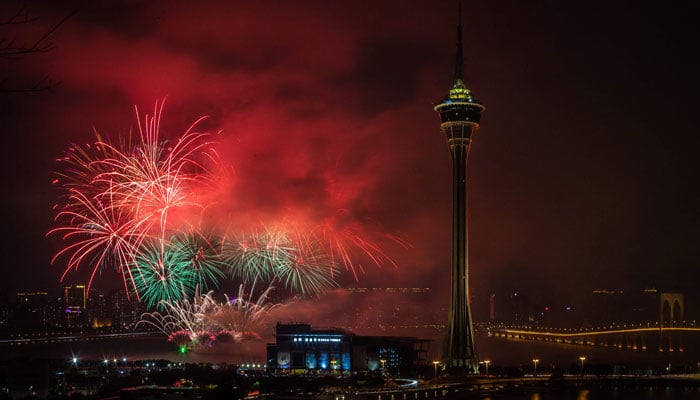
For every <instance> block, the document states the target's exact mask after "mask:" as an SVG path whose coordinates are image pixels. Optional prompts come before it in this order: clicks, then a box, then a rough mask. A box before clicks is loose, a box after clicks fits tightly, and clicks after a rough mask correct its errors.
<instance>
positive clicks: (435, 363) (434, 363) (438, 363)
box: [433, 361, 440, 378]
mask: <svg viewBox="0 0 700 400" xmlns="http://www.w3.org/2000/svg"><path fill="white" fill-rule="evenodd" d="M433 365H434V366H435V377H436V378H437V367H438V365H440V361H433Z"/></svg>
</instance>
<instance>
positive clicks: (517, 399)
mask: <svg viewBox="0 0 700 400" xmlns="http://www.w3.org/2000/svg"><path fill="white" fill-rule="evenodd" d="M481 400H700V388H697V387H662V388H653V387H648V388H636V389H620V388H604V389H581V390H574V389H572V390H561V391H552V392H543V393H499V394H498V395H493V396H487V397H484V398H482V399H481Z"/></svg>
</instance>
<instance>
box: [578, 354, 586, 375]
mask: <svg viewBox="0 0 700 400" xmlns="http://www.w3.org/2000/svg"><path fill="white" fill-rule="evenodd" d="M578 359H579V360H580V361H581V375H583V362H584V361H586V357H585V356H581V357H579V358H578Z"/></svg>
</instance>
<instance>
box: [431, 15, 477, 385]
mask: <svg viewBox="0 0 700 400" xmlns="http://www.w3.org/2000/svg"><path fill="white" fill-rule="evenodd" d="M461 14H462V7H461V4H460V7H459V24H458V25H457V59H456V66H455V75H454V84H453V86H452V88H451V89H450V91H449V93H448V94H447V96H446V97H445V98H444V99H443V100H442V101H441V102H440V103H439V104H438V105H436V106H435V107H434V110H435V111H437V112H438V113H439V114H440V121H441V124H440V131H441V132H442V133H443V134H444V135H445V137H446V138H447V144H448V145H449V149H450V154H451V156H452V269H451V296H450V311H449V315H448V321H447V326H446V335H445V343H444V346H443V353H442V362H443V365H444V367H445V368H446V369H462V370H467V371H470V372H476V371H477V370H478V359H477V355H476V346H475V344H474V328H473V324H472V315H471V310H470V307H469V262H468V260H469V258H468V253H469V251H468V250H469V248H468V242H467V237H468V227H469V214H468V213H469V209H468V202H467V167H468V165H469V163H468V159H469V149H470V146H471V141H472V137H473V135H474V134H475V133H476V132H477V131H478V130H479V121H480V119H481V112H482V111H484V109H485V107H484V106H483V105H482V104H481V102H480V101H478V100H476V99H475V98H474V96H473V95H472V94H471V91H470V90H469V89H467V87H466V85H465V83H464V56H463V50H462V17H461Z"/></svg>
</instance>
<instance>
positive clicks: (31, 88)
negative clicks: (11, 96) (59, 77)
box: [0, 4, 73, 93]
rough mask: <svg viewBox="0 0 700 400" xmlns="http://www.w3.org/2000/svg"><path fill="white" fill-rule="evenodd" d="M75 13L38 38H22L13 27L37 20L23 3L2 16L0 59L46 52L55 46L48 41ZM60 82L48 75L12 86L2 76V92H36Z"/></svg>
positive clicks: (0, 80)
mask: <svg viewBox="0 0 700 400" xmlns="http://www.w3.org/2000/svg"><path fill="white" fill-rule="evenodd" d="M72 15H73V13H71V14H69V15H67V16H65V17H64V18H63V19H61V20H60V21H59V22H58V23H56V24H55V25H53V26H52V27H51V28H49V29H48V30H47V31H45V32H44V33H42V34H41V35H40V36H38V37H37V38H33V39H20V38H17V37H15V36H14V34H15V32H14V30H13V28H16V27H17V26H19V25H26V24H31V23H34V22H36V21H37V18H36V17H33V16H31V15H30V13H29V11H28V10H27V8H26V5H24V4H23V5H21V6H19V8H18V9H17V10H16V12H14V13H13V14H12V15H9V16H0V59H1V60H3V61H5V62H9V61H12V60H18V59H21V58H23V57H28V56H32V55H35V54H39V53H46V52H48V51H50V50H52V49H53V48H54V45H53V43H51V42H49V41H48V38H49V36H51V35H52V34H53V33H54V32H56V30H57V29H58V28H59V27H60V26H61V25H63V23H64V22H66V20H68V18H70V17H71V16H72ZM57 84H58V83H57V82H54V81H52V80H51V78H49V76H48V75H46V76H43V77H42V78H39V79H37V80H36V81H34V82H30V83H28V84H24V85H18V86H12V84H10V83H9V82H8V79H7V78H6V77H0V92H4V93H20V92H36V91H40V90H46V89H49V88H52V87H54V86H56V85H57Z"/></svg>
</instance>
